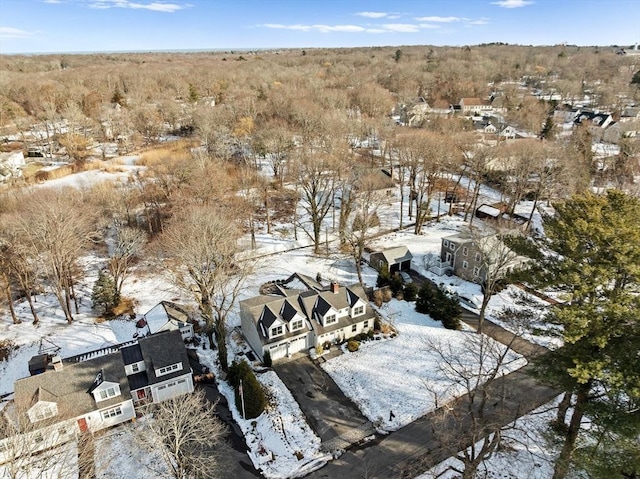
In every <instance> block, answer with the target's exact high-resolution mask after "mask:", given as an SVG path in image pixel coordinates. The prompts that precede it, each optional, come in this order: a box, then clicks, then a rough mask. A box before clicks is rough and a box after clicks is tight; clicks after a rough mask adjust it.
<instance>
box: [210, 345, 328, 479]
mask: <svg viewBox="0 0 640 479" xmlns="http://www.w3.org/2000/svg"><path fill="white" fill-rule="evenodd" d="M198 356H199V357H200V362H201V363H202V364H203V365H204V366H207V367H208V368H209V369H210V370H212V371H216V372H217V373H218V374H217V375H216V377H219V370H218V365H217V362H216V361H217V357H216V352H215V351H212V350H210V349H207V350H202V349H200V350H198ZM256 377H257V379H258V381H260V383H261V384H262V386H263V387H264V388H265V390H266V391H267V396H268V397H269V398H270V400H269V406H268V408H267V410H266V411H265V412H263V413H262V414H261V415H260V416H258V417H257V418H256V419H247V420H245V419H243V418H242V415H241V413H240V411H238V409H237V408H236V407H235V395H234V391H233V389H232V388H231V386H229V384H228V383H226V382H223V381H219V382H218V389H219V390H220V393H221V394H223V395H224V396H225V398H226V399H227V402H228V403H229V410H230V411H231V413H232V415H233V418H234V419H235V421H236V422H237V423H238V425H239V426H240V428H241V429H242V432H243V434H244V437H245V441H246V443H247V446H248V447H249V449H250V452H249V457H250V458H251V460H252V462H253V464H254V466H255V467H256V469H260V470H261V471H262V474H263V475H264V476H265V477H267V478H269V479H285V478H292V477H301V476H303V475H305V474H308V473H309V472H311V471H313V470H315V469H317V468H319V467H321V466H323V465H324V464H325V463H326V461H328V460H329V459H330V456H327V455H326V454H324V453H322V452H321V451H320V438H319V437H318V436H316V435H315V433H314V432H313V431H312V430H311V428H310V427H309V425H308V424H307V422H306V421H305V419H304V415H303V414H302V411H300V407H299V406H298V403H297V402H296V401H295V399H294V398H293V396H292V395H291V393H290V392H289V390H288V389H287V388H286V386H285V385H284V384H283V382H282V381H281V380H280V378H279V377H278V375H277V374H276V373H275V372H273V371H266V372H263V373H258V374H257V375H256Z"/></svg>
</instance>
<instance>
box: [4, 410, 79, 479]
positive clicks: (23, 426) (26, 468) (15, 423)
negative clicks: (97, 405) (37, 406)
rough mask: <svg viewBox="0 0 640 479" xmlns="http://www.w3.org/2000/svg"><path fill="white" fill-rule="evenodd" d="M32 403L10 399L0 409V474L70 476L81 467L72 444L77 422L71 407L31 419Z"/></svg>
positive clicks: (13, 478) (10, 478) (14, 478)
mask: <svg viewBox="0 0 640 479" xmlns="http://www.w3.org/2000/svg"><path fill="white" fill-rule="evenodd" d="M32 406H33V404H32V403H31V402H29V403H28V404H26V403H22V402H19V403H17V402H15V401H11V402H10V403H9V404H7V405H6V406H5V408H4V409H3V410H2V411H1V412H0V446H2V447H0V463H1V464H2V466H0V467H1V468H0V474H3V475H2V477H3V478H4V477H7V478H8V479H18V478H24V477H40V476H39V474H51V476H47V477H54V475H55V477H69V476H72V475H73V474H74V473H75V472H76V470H77V467H78V460H77V459H76V453H75V451H74V448H73V447H72V444H69V442H72V441H73V439H74V438H75V433H76V429H77V425H76V423H75V420H74V419H69V418H70V417H73V415H72V414H71V411H70V409H69V408H64V409H59V410H58V414H57V415H56V416H55V417H54V418H49V419H42V420H37V421H32V419H31V417H30V416H29V414H27V413H28V411H29V410H30V409H31V408H32Z"/></svg>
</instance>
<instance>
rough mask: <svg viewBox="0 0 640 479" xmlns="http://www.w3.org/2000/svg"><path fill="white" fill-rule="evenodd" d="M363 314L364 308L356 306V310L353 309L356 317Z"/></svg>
mask: <svg viewBox="0 0 640 479" xmlns="http://www.w3.org/2000/svg"><path fill="white" fill-rule="evenodd" d="M363 313H364V306H356V307H355V308H353V315H354V316H360V315H361V314H363Z"/></svg>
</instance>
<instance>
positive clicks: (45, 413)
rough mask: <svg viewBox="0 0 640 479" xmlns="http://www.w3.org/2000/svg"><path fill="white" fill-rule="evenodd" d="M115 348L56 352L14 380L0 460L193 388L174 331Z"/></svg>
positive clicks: (55, 442)
mask: <svg viewBox="0 0 640 479" xmlns="http://www.w3.org/2000/svg"><path fill="white" fill-rule="evenodd" d="M120 346H122V347H120ZM120 346H117V345H116V346H113V347H110V348H105V349H103V350H98V351H94V352H91V353H88V354H86V355H82V356H77V357H74V358H69V359H64V360H62V359H60V358H59V357H55V358H53V360H52V361H46V362H45V364H44V367H43V368H42V369H37V371H36V370H35V369H33V368H32V369H31V370H32V371H33V373H35V374H34V375H33V376H30V377H27V378H23V379H19V380H17V381H16V382H15V385H14V392H15V393H14V400H13V401H12V402H11V403H10V404H9V405H7V407H6V408H5V409H4V410H3V411H2V412H3V413H4V417H2V418H0V420H5V421H7V423H8V424H9V425H11V426H12V433H11V434H8V435H6V436H5V437H0V464H2V463H3V462H5V461H8V460H10V459H12V458H13V457H18V456H21V455H25V454H26V453H29V454H33V453H34V452H36V451H38V450H45V449H49V448H51V447H54V446H56V445H59V444H62V443H64V442H67V441H70V440H71V439H74V438H75V437H76V436H77V435H78V434H81V433H84V432H90V433H93V432H96V431H99V430H101V429H105V428H108V427H112V426H115V425H117V424H120V423H123V422H126V421H130V420H131V419H133V418H135V417H136V412H135V407H134V406H135V405H138V404H142V403H144V402H160V401H164V400H167V399H170V398H173V397H176V396H179V395H181V394H188V393H191V392H193V389H194V387H193V378H192V371H191V367H190V366H189V360H188V357H187V352H186V349H185V347H184V343H183V341H182V335H181V333H180V331H179V330H175V331H167V332H162V333H158V334H154V335H151V336H146V337H144V338H141V339H140V340H138V341H137V342H135V343H133V344H132V343H127V344H126V345H120ZM114 351H115V352H114ZM86 357H91V359H87V360H83V359H84V358H86ZM50 359H51V358H50ZM32 362H33V361H30V366H32V364H31V363H32ZM25 436H26V438H27V440H25ZM26 448H28V450H26Z"/></svg>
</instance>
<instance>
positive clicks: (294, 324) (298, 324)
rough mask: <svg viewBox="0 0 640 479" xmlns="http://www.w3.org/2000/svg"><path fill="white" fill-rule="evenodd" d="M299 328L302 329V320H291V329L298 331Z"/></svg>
mask: <svg viewBox="0 0 640 479" xmlns="http://www.w3.org/2000/svg"><path fill="white" fill-rule="evenodd" d="M298 329H302V320H301V319H296V320H295V321H291V331H296V330H298Z"/></svg>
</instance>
